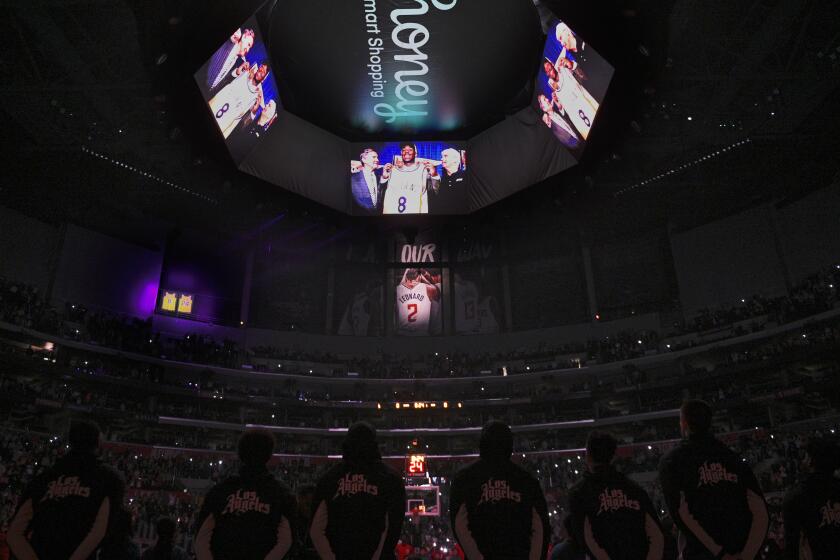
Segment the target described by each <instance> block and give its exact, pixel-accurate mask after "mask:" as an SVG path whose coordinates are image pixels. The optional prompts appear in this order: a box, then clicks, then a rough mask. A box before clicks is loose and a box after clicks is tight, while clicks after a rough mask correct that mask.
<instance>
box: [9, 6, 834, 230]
mask: <svg viewBox="0 0 840 560" xmlns="http://www.w3.org/2000/svg"><path fill="white" fill-rule="evenodd" d="M567 4H568V3H561V2H559V1H557V0H546V1H544V2H543V9H547V10H551V11H553V12H555V13H560V12H561V11H562V13H563V14H564V17H565V18H566V19H567V20H568V21H569V22H570V23H574V25H576V26H577V28H578V29H579V33H580V34H581V35H583V36H585V37H587V38H588V40H589V42H590V43H592V44H593V45H596V46H597V48H598V50H599V52H600V53H601V54H603V55H604V57H605V58H606V59H607V60H609V61H610V62H611V63H612V64H613V65H614V66H615V67H616V76H615V83H614V87H612V88H611V89H610V92H609V94H608V98H607V99H606V101H605V103H604V112H603V115H602V118H603V119H604V120H605V122H606V123H607V125H605V127H604V128H603V129H602V130H601V131H600V133H599V135H598V136H597V137H595V138H593V141H592V142H591V143H590V146H589V148H588V149H587V152H586V153H585V155H584V158H583V160H582V162H581V165H580V166H578V167H577V168H576V169H574V170H572V171H569V172H566V173H563V174H561V175H559V176H557V177H555V178H553V179H550V180H549V181H548V182H546V184H543V185H538V186H537V187H536V188H533V189H530V190H529V191H528V192H525V193H522V194H520V195H517V196H516V197H514V198H513V199H511V200H510V201H509V202H506V203H505V205H504V206H505V207H504V208H494V207H491V208H490V209H488V210H485V211H483V212H484V213H488V214H490V215H493V214H494V213H498V212H518V211H520V210H522V209H527V210H528V211H529V212H533V211H534V209H535V208H536V209H539V208H545V207H550V208H558V207H561V208H575V209H576V211H577V214H578V215H580V213H581V212H580V211H581V210H583V211H585V214H586V217H587V220H591V222H592V223H598V221H599V220H601V221H602V222H604V223H614V222H615V221H616V220H615V219H614V216H615V213H616V212H622V213H624V214H625V215H632V216H633V217H634V220H636V221H637V222H638V223H639V224H642V223H645V222H646V221H647V220H654V219H657V220H661V219H663V217H664V218H665V219H669V220H672V221H675V222H678V223H690V222H691V221H692V220H703V219H707V218H708V217H712V216H714V215H715V214H719V213H725V212H727V211H733V210H734V209H738V208H742V207H744V206H749V205H751V204H755V203H757V202H759V201H764V200H781V199H784V198H785V197H795V196H798V195H799V194H801V193H802V192H807V191H808V190H812V189H814V188H819V187H821V186H824V185H826V184H828V183H829V182H830V181H832V180H834V179H835V176H836V173H837V158H836V154H837V153H838V145H837V139H836V134H835V131H836V129H837V123H838V115H840V107H838V101H837V99H838V98H840V96H838V95H837V90H838V85H840V63H838V56H840V50H838V49H840V33H838V15H837V13H836V9H835V6H834V5H833V3H832V2H831V1H830V0H814V1H809V2H801V1H794V0H758V1H755V2H723V1H718V2H714V3H701V4H698V3H696V2H690V1H688V0H676V1H668V2H658V1H653V0H649V1H643V0H627V1H623V2H622V1H613V0H611V1H606V0H603V1H598V2H590V3H585V5H583V4H581V5H578V6H572V7H570V6H568V5H567ZM258 5H259V3H258V2H241V3H240V2H237V3H229V2H222V1H215V0H214V1H211V2H198V1H197V0H195V1H187V0H184V1H181V2H172V1H166V2H164V1H162V0H160V1H153V2H146V1H140V0H136V1H112V0H69V1H67V0H62V1H59V0H40V1H36V2H31V3H26V4H25V5H23V4H21V3H19V2H10V1H8V0H6V1H4V2H0V26H2V29H3V30H4V32H5V36H6V37H8V38H10V40H9V41H8V42H7V45H6V47H5V49H4V51H5V52H4V55H5V56H4V57H3V59H2V64H3V69H4V75H5V76H6V78H5V79H4V81H3V83H2V85H0V100H1V101H2V112H3V116H4V120H5V121H6V123H7V124H8V126H7V127H4V128H5V129H6V132H5V133H4V135H3V150H4V153H5V154H7V156H6V160H5V162H4V167H5V171H4V177H5V178H4V181H3V185H2V191H0V203H2V204H4V205H9V206H12V207H17V208H21V209H23V210H25V211H27V212H29V213H31V214H34V215H38V216H40V217H43V218H46V219H57V220H60V219H70V220H72V221H75V222H77V223H85V224H89V225H94V226H97V227H100V228H103V229H108V230H116V229H120V228H123V229H127V228H132V227H133V228H137V229H143V228H145V227H150V226H149V225H148V224H156V223H160V224H168V223H179V224H185V225H195V226H199V225H203V226H206V225H208V224H212V227H214V228H217V229H218V230H220V231H227V232H231V233H241V232H247V231H250V230H252V229H253V228H254V227H256V226H257V225H258V224H261V223H264V222H265V220H266V219H269V218H271V217H273V216H276V215H277V213H278V212H279V211H280V210H284V209H286V210H289V211H291V212H293V213H298V214H303V213H307V214H309V215H310V217H311V216H319V217H325V218H326V219H328V220H340V218H339V217H337V216H335V215H334V213H332V212H330V211H328V210H326V209H323V207H321V206H319V205H316V204H312V203H309V202H307V201H304V200H302V199H300V198H299V197H296V196H294V195H290V194H285V193H282V192H278V191H277V190H276V189H269V188H266V186H265V185H263V184H261V182H259V181H257V180H254V179H250V178H248V177H246V176H243V175H242V174H241V173H239V172H237V171H236V169H235V168H234V166H233V165H232V163H231V162H230V160H229V157H228V156H227V153H226V151H225V149H224V146H223V145H222V143H221V142H220V141H219V140H218V138H217V137H216V136H215V135H214V134H213V133H212V130H210V129H208V126H207V123H206V120H202V119H203V118H204V116H205V115H206V113H205V111H206V107H205V106H203V105H202V104H201V99H200V97H199V96H198V94H197V91H196V90H195V87H194V83H193V82H192V77H191V74H192V72H193V71H195V69H196V68H197V66H198V65H199V64H200V63H201V62H202V61H203V60H205V59H206V58H207V54H208V53H209V52H211V51H212V48H213V47H212V44H215V42H216V41H217V39H218V38H219V37H223V36H224V35H225V33H228V32H229V31H228V30H226V29H227V27H229V25H227V24H226V22H227V21H230V20H233V21H244V20H245V19H246V18H247V17H248V16H249V15H250V14H251V13H253V12H254V10H255V9H256V8H257V7H258ZM198 33H200V34H198ZM83 147H84V148H85V149H86V151H82V148H83ZM547 203H549V204H547ZM185 209H187V211H185ZM475 219H486V217H482V216H477V217H476V218H475Z"/></svg>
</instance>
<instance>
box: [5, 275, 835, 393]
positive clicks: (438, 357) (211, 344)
mask: <svg viewBox="0 0 840 560" xmlns="http://www.w3.org/2000/svg"><path fill="white" fill-rule="evenodd" d="M837 286H840V265H833V266H830V267H826V268H824V269H822V270H820V271H819V272H818V273H816V274H814V275H812V276H810V277H808V278H806V279H805V280H803V281H802V282H800V283H799V284H797V285H796V286H794V287H792V288H791V290H790V292H789V293H788V294H787V295H784V296H778V297H764V296H760V295H754V296H751V297H749V298H744V299H742V300H741V302H739V303H737V304H735V305H729V306H721V307H718V308H715V309H704V310H701V311H699V312H698V314H697V315H696V316H695V317H693V318H691V319H690V320H688V321H687V322H686V323H684V324H683V323H677V324H675V325H674V332H672V333H667V334H659V333H656V332H652V331H639V332H624V333H618V334H616V335H613V336H610V337H604V338H602V339H597V340H590V341H588V342H586V343H559V342H557V341H542V342H536V343H535V345H534V346H533V347H531V348H527V349H522V350H519V351H514V352H507V353H502V354H490V353H483V354H479V355H473V354H465V353H461V352H438V353H435V354H432V355H423V356H404V355H389V354H388V353H387V352H383V353H382V354H381V355H380V356H378V357H376V358H373V357H370V356H344V355H342V356H337V355H333V354H330V353H308V352H303V351H300V350H296V349H291V348H275V347H265V346H256V347H253V348H251V349H247V350H246V349H243V348H241V347H240V346H239V345H238V344H237V343H236V342H235V341H232V340H222V341H216V340H213V339H212V338H210V337H208V336H206V335H201V334H194V333H193V334H186V335H184V336H183V337H181V338H172V337H169V336H165V335H162V334H161V333H159V332H154V331H153V329H152V324H151V320H149V319H147V320H141V319H137V318H134V317H126V316H122V315H119V314H114V313H110V312H107V311H103V310H91V309H88V308H86V307H85V306H83V305H78V304H72V303H68V304H66V305H65V308H64V309H56V308H55V307H52V306H50V305H48V304H47V303H46V302H45V301H44V298H43V294H41V293H40V291H39V290H38V289H37V288H35V287H32V286H27V285H25V284H23V283H20V282H11V281H8V280H5V279H0V321H5V322H9V323H12V324H15V325H18V326H22V327H27V328H32V329H35V330H38V331H41V332H46V333H49V334H55V335H60V336H64V337H67V338H69V339H71V340H78V341H83V342H89V343H92V344H98V345H102V346H107V347H109V348H114V349H118V350H123V351H128V352H136V353H139V354H144V355H148V356H153V357H157V358H163V359H168V360H175V361H186V362H192V363H200V364H206V365H211V366H222V367H231V368H238V367H241V366H242V365H243V364H244V365H250V366H251V367H252V368H254V369H258V370H259V369H261V368H264V365H262V364H259V363H257V364H256V365H254V364H253V360H255V359H259V358H266V359H268V358H270V359H271V360H273V361H277V360H280V361H287V362H291V363H287V364H284V369H283V373H307V371H308V369H307V368H308V366H306V365H305V364H303V363H297V364H296V363H295V362H307V363H321V364H335V369H334V370H333V371H341V372H342V373H346V372H348V371H351V372H360V373H361V375H362V376H363V377H370V378H391V379H397V378H423V377H456V376H457V377H463V376H475V375H479V374H480V372H482V371H493V372H495V370H496V369H497V368H498V366H499V364H511V365H510V368H509V373H511V374H523V373H529V372H538V371H547V370H553V369H563V368H577V367H581V366H585V365H594V364H604V363H611V362H616V361H624V360H630V359H634V358H640V357H644V356H649V355H654V354H657V353H662V352H673V351H677V350H680V349H683V348H689V347H693V346H696V345H699V344H703V343H705V342H704V341H705V338H704V337H706V336H710V335H711V336H713V338H714V340H715V341H719V340H722V339H725V338H731V337H736V336H740V335H743V334H747V333H749V332H756V331H760V330H763V329H764V328H766V327H768V326H775V325H781V324H785V323H788V322H790V321H794V320H797V319H802V318H805V317H809V316H813V315H815V314H818V313H821V312H824V311H828V310H831V309H833V308H835V307H836V306H837V304H838V288H837ZM687 335H688V336H687Z"/></svg>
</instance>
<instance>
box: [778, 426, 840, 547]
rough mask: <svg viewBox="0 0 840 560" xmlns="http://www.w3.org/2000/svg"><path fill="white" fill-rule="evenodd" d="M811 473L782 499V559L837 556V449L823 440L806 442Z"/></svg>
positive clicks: (839, 526) (839, 516)
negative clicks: (783, 532) (783, 554)
mask: <svg viewBox="0 0 840 560" xmlns="http://www.w3.org/2000/svg"><path fill="white" fill-rule="evenodd" d="M806 449H807V453H808V457H807V462H808V463H809V468H810V470H811V472H810V473H809V474H808V475H807V476H806V477H805V479H804V480H802V481H801V482H799V483H798V484H797V485H796V486H794V487H793V488H791V489H790V490H789V491H788V493H787V495H786V496H785V502H784V522H785V523H784V525H785V558H786V559H787V560H800V558H801V559H803V560H804V559H809V560H833V559H836V558H838V557H840V479H837V478H836V477H835V476H834V471H836V470H837V469H840V447H838V446H837V445H836V444H834V443H831V442H829V441H826V440H821V439H815V440H812V441H810V442H809V443H808V447H807V448H806Z"/></svg>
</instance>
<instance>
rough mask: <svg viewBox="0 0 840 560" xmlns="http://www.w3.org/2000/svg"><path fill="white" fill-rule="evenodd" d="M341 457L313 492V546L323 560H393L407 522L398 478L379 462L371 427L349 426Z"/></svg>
mask: <svg viewBox="0 0 840 560" xmlns="http://www.w3.org/2000/svg"><path fill="white" fill-rule="evenodd" d="M342 453H343V460H342V461H341V462H339V463H338V464H337V465H335V466H334V467H332V468H331V469H330V470H328V471H327V472H326V473H325V474H324V475H323V476H322V477H321V479H320V480H319V481H318V486H317V489H316V490H315V504H316V505H315V514H314V516H313V518H312V527H311V529H310V532H309V534H310V536H311V537H312V544H313V546H314V547H315V550H316V551H317V552H318V556H320V557H321V558H322V559H323V560H332V559H337V560H349V559H352V560H356V559H359V560H362V559H364V560H371V559H373V560H377V559H380V558H382V559H385V558H388V559H391V558H394V548H395V547H396V545H397V540H398V539H399V537H400V533H401V532H402V525H403V521H404V520H405V485H404V484H403V481H402V478H401V477H400V476H399V475H398V474H397V473H396V472H394V471H393V470H391V469H390V468H388V467H387V466H385V464H384V463H382V456H381V455H380V454H379V447H378V445H377V443H376V431H375V430H374V428H373V427H372V426H371V425H370V424H367V423H365V422H358V423H356V424H354V425H353V426H351V427H350V430H348V432H347V438H346V439H345V440H344V443H342Z"/></svg>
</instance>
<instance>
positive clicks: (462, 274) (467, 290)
mask: <svg viewBox="0 0 840 560" xmlns="http://www.w3.org/2000/svg"><path fill="white" fill-rule="evenodd" d="M500 288H501V286H500V278H499V275H498V269H496V270H492V269H487V268H484V267H481V268H480V269H462V270H459V271H456V272H455V279H454V281H453V284H452V291H453V299H452V302H453V308H454V323H455V333H456V334H494V333H498V332H500V331H501V325H502V310H501V306H500V305H499V300H498V299H497V297H496V296H495V295H494V294H501V289H500Z"/></svg>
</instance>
